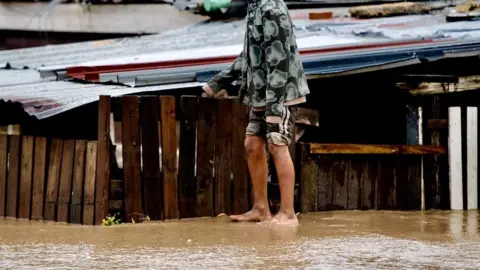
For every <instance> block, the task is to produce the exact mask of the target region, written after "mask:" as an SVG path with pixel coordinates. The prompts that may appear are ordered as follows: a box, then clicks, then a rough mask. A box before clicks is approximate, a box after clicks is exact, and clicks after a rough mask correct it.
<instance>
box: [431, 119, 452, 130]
mask: <svg viewBox="0 0 480 270" xmlns="http://www.w3.org/2000/svg"><path fill="white" fill-rule="evenodd" d="M427 128H429V129H447V128H448V119H428V120H427Z"/></svg>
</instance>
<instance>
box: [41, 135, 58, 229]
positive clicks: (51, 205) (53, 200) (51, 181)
mask: <svg viewBox="0 0 480 270" xmlns="http://www.w3.org/2000/svg"><path fill="white" fill-rule="evenodd" d="M62 151H63V141H62V140H61V139H53V140H52V143H51V144H50V149H49V156H50V159H49V161H48V179H47V193H46V195H45V196H46V197H45V209H44V214H43V215H44V217H45V219H46V220H50V221H54V220H55V210H56V208H57V199H58V183H59V181H60V169H61V164H62Z"/></svg>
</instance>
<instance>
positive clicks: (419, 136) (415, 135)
mask: <svg viewBox="0 0 480 270" xmlns="http://www.w3.org/2000/svg"><path fill="white" fill-rule="evenodd" d="M406 117H407V119H406V130H407V133H406V144H409V145H423V108H422V107H418V106H414V105H407V116H406ZM415 160H416V159H415ZM419 162H420V165H419V166H420V167H419V168H420V187H419V189H420V190H419V191H418V190H417V186H416V185H415V183H411V182H408V183H407V182H406V181H415V178H412V177H409V176H408V175H407V174H403V173H402V172H399V169H397V170H396V175H397V178H398V177H404V178H402V179H397V180H398V183H399V185H398V187H397V196H396V197H397V201H400V202H401V203H400V206H401V207H408V208H411V207H414V208H415V209H417V208H420V209H421V210H425V179H424V177H423V168H424V164H425V163H424V160H423V156H421V157H420V158H419ZM399 165H403V164H399ZM411 165H413V163H412V164H411ZM414 167H416V166H414ZM428 169H429V170H431V169H432V168H428ZM409 172H410V171H409ZM403 183H405V184H403ZM406 187H409V188H412V189H413V190H409V189H408V188H406ZM418 192H420V193H418ZM418 194H420V198H419V199H420V200H419V201H420V205H418V206H417V205H415V206H414V205H411V204H408V202H416V201H417V200H416V199H417V198H413V197H412V196H418ZM407 197H408V198H407Z"/></svg>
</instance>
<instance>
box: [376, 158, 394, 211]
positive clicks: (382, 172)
mask: <svg viewBox="0 0 480 270" xmlns="http://www.w3.org/2000/svg"><path fill="white" fill-rule="evenodd" d="M396 165H397V162H396V160H395V159H393V158H390V157H389V158H386V157H384V158H382V159H380V160H379V176H378V184H377V190H376V191H377V194H376V196H377V201H378V204H377V206H378V209H379V210H386V209H394V208H395V207H396V198H395V177H396V175H395V167H396Z"/></svg>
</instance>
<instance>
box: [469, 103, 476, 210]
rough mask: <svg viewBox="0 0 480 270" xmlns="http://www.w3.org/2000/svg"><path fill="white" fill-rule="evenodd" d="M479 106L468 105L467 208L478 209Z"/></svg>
mask: <svg viewBox="0 0 480 270" xmlns="http://www.w3.org/2000/svg"><path fill="white" fill-rule="evenodd" d="M477 132H478V108H477V107H467V138H466V139H467V187H468V191H467V209H468V210H471V209H478V134H477Z"/></svg>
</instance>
